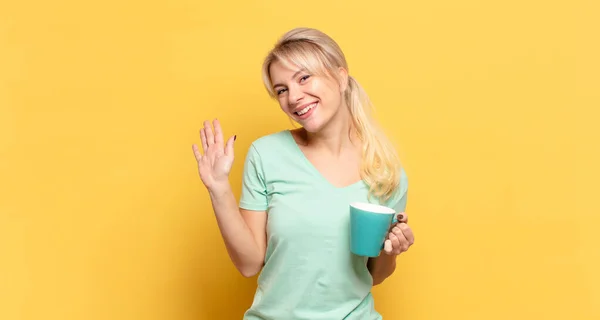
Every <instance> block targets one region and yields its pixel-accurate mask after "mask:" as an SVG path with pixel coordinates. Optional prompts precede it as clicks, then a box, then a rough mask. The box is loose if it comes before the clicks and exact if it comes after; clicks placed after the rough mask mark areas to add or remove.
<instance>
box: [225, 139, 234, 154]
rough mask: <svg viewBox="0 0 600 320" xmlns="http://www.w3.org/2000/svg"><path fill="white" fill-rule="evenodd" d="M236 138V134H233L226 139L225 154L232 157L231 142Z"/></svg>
mask: <svg viewBox="0 0 600 320" xmlns="http://www.w3.org/2000/svg"><path fill="white" fill-rule="evenodd" d="M235 139H237V136H233V137H231V138H229V139H227V144H226V145H225V154H226V155H228V156H231V157H233V142H234V141H235Z"/></svg>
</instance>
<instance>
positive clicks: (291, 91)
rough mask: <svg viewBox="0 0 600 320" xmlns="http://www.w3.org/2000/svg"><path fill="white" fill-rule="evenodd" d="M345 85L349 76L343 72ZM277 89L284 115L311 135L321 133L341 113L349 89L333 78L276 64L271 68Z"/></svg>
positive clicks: (274, 86) (341, 70) (341, 71)
mask: <svg viewBox="0 0 600 320" xmlns="http://www.w3.org/2000/svg"><path fill="white" fill-rule="evenodd" d="M339 72H340V76H341V78H342V79H343V80H342V81H341V82H342V83H343V84H345V83H347V81H346V80H347V78H346V74H345V72H344V70H343V69H340V71H339ZM270 74H271V82H272V83H273V90H274V92H275V95H276V97H277V100H278V101H279V105H280V106H281V109H282V110H283V112H285V113H286V114H287V115H288V116H290V117H291V118H292V119H294V120H295V121H296V122H298V123H299V124H300V125H301V126H302V127H304V129H305V130H307V131H308V132H318V131H320V130H321V129H322V128H323V127H325V126H326V125H327V124H329V123H330V122H331V121H332V120H334V119H335V118H336V116H337V115H339V114H340V111H342V110H346V108H343V106H342V105H343V103H344V101H343V92H344V90H345V89H346V86H345V85H343V86H340V85H339V83H338V82H337V81H336V80H335V79H333V78H331V77H322V76H318V75H312V74H309V73H308V72H307V71H306V70H302V69H298V68H290V67H288V66H287V65H285V64H283V63H281V62H279V61H275V62H273V63H272V64H271V67H270Z"/></svg>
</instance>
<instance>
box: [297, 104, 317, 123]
mask: <svg viewBox="0 0 600 320" xmlns="http://www.w3.org/2000/svg"><path fill="white" fill-rule="evenodd" d="M318 104H319V102H318V101H315V102H313V103H311V104H309V105H305V106H304V107H303V108H302V109H299V110H297V111H295V112H294V114H295V115H296V116H298V117H299V118H301V119H304V118H307V117H308V116H309V115H310V114H311V113H312V111H313V110H314V109H315V108H316V107H317V105H318Z"/></svg>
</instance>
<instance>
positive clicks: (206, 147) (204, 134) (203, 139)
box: [200, 128, 208, 154]
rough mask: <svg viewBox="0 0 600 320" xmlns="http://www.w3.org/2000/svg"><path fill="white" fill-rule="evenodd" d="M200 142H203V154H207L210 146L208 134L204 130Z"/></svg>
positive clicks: (201, 131) (201, 132)
mask: <svg viewBox="0 0 600 320" xmlns="http://www.w3.org/2000/svg"><path fill="white" fill-rule="evenodd" d="M200 140H202V152H204V154H206V151H207V150H208V144H207V142H206V132H205V130H204V128H202V129H201V130H200Z"/></svg>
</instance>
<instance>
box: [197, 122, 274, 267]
mask: <svg viewBox="0 0 600 320" xmlns="http://www.w3.org/2000/svg"><path fill="white" fill-rule="evenodd" d="M213 124H214V133H213V130H212V128H211V125H210V122H209V121H204V127H203V128H202V129H201V130H200V139H201V140H202V150H203V151H204V154H202V153H201V152H200V148H199V147H198V146H197V145H195V144H194V145H192V150H193V151H194V156H195V157H196V161H197V162H198V172H199V174H200V179H202V182H203V183H204V185H205V186H206V189H207V190H208V194H209V196H210V200H211V203H212V207H213V211H214V213H215V217H216V219H217V224H218V226H219V230H220V232H221V236H222V237H223V240H224V242H225V247H226V248H227V253H228V254H229V257H230V258H231V261H232V262H233V264H234V265H235V267H236V268H237V269H238V270H239V271H240V273H241V274H242V275H243V276H245V277H251V276H254V275H255V274H257V273H258V272H259V271H260V269H261V268H262V266H263V260H264V257H265V251H266V249H265V248H266V231H265V230H266V223H267V214H266V211H264V210H263V211H261V210H256V211H248V210H242V209H240V208H239V207H238V205H237V202H236V199H235V197H234V195H233V192H232V191H231V184H230V183H229V172H230V170H231V167H232V164H233V160H234V148H233V143H234V141H235V138H236V137H235V136H233V137H230V138H229V139H228V140H227V142H225V141H224V140H223V132H222V130H221V125H220V123H219V121H218V120H216V119H215V120H214V121H213ZM245 171H246V173H247V171H248V170H245ZM253 173H254V172H253ZM247 175H248V173H247ZM245 181H246V184H248V182H247V179H246V180H245ZM263 189H264V186H263ZM245 190H246V189H244V192H245V194H248V192H247V191H245ZM244 192H243V194H242V199H244ZM255 193H257V192H253V194H255ZM247 197H248V196H247ZM263 198H264V193H263ZM263 201H266V200H265V199H263ZM252 204H254V207H253V208H258V207H257V206H256V201H252ZM260 205H261V207H260V208H261V209H264V208H266V204H264V203H263V202H260Z"/></svg>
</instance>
